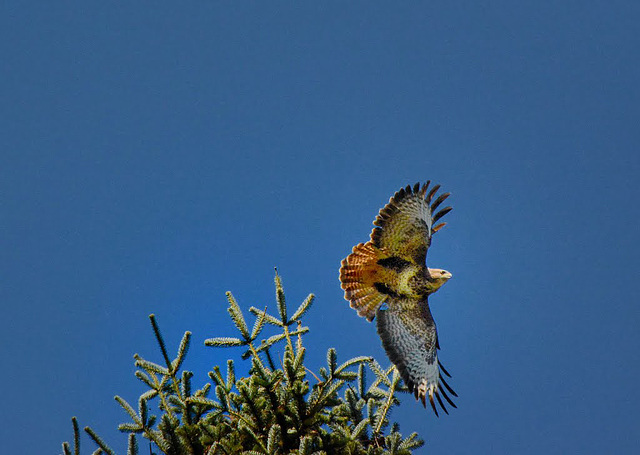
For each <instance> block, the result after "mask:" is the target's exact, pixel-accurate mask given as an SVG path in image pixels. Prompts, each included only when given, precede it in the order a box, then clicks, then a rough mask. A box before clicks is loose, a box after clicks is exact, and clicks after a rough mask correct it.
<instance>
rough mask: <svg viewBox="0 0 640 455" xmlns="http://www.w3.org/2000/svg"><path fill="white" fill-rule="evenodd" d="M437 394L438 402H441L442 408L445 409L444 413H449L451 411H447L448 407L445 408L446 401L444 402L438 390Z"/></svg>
mask: <svg viewBox="0 0 640 455" xmlns="http://www.w3.org/2000/svg"><path fill="white" fill-rule="evenodd" d="M435 395H436V398H437V399H438V403H439V404H440V407H442V410H443V411H444V413H445V414H447V415H449V411H447V408H445V406H444V403H443V402H442V399H441V398H440V394H439V393H438V391H437V390H436V392H435Z"/></svg>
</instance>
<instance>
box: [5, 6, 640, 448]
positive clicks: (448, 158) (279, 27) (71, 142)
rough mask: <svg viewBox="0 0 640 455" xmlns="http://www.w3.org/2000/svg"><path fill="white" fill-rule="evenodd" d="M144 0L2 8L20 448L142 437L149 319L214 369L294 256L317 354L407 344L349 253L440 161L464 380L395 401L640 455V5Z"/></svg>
mask: <svg viewBox="0 0 640 455" xmlns="http://www.w3.org/2000/svg"><path fill="white" fill-rule="evenodd" d="M130 3H131V2H109V4H106V3H105V2H70V1H61V2H31V3H29V2H14V1H6V2H3V3H2V5H1V6H0V52H1V53H0V61H1V65H2V73H1V80H0V91H1V92H0V95H1V102H0V116H1V118H0V128H1V131H0V146H1V149H0V150H1V151H0V153H1V166H0V198H1V199H0V212H1V213H0V251H1V253H0V301H1V302H2V318H1V322H0V324H1V330H0V348H1V349H2V362H3V368H2V374H1V375H0V381H1V386H2V393H3V397H2V405H1V406H2V412H1V414H0V415H1V417H0V419H1V421H2V424H1V425H0V440H1V441H2V446H3V447H2V452H4V453H59V452H60V450H61V449H60V443H61V442H62V441H63V440H69V439H70V438H71V437H72V432H71V422H70V418H71V416H73V415H76V416H78V418H79V421H80V424H81V426H84V425H91V426H92V427H93V428H94V429H95V430H96V431H97V432H98V433H99V434H101V435H102V436H103V437H105V439H107V440H108V441H109V442H110V443H111V444H112V446H113V447H115V448H116V449H118V450H119V451H120V452H124V447H125V439H126V438H125V436H124V435H120V434H119V433H118V432H117V431H116V430H115V427H116V424H117V423H119V422H121V421H125V420H127V419H126V415H125V414H124V412H123V411H122V410H121V409H120V408H119V406H118V405H117V403H115V401H114V400H113V396H114V395H115V394H120V395H122V396H124V397H125V398H127V399H129V400H131V401H135V400H136V398H137V396H138V394H139V393H140V392H141V391H142V390H143V389H142V387H141V385H140V383H138V381H137V380H136V379H135V378H134V377H133V372H134V367H133V359H132V355H133V354H134V353H135V352H138V353H140V354H141V355H143V356H145V357H147V358H149V359H153V360H158V361H159V360H160V359H161V357H160V354H159V352H158V350H157V347H156V345H155V342H154V339H153V337H152V333H151V329H150V326H149V322H148V319H147V316H148V314H150V313H152V312H153V313H155V314H156V315H157V317H158V320H159V323H160V325H161V327H162V328H163V330H164V334H165V338H166V340H167V343H168V344H169V345H170V346H171V349H173V350H175V348H176V347H177V343H178V341H179V339H180V337H181V336H182V333H183V332H184V331H185V330H191V331H193V334H194V335H193V345H192V349H191V351H190V354H189V357H188V361H187V365H186V367H187V368H191V369H194V370H195V371H196V376H195V378H194V385H196V386H201V385H202V384H203V383H204V382H205V380H206V374H205V373H206V371H208V369H209V368H211V367H212V366H213V365H215V364H220V363H224V361H225V359H226V358H227V356H229V355H232V356H235V355H237V354H239V353H238V352H232V351H225V350H215V349H212V348H206V347H204V346H203V340H204V339H206V338H209V337H212V336H223V335H231V336H232V335H234V333H235V329H234V328H233V327H232V325H231V323H230V321H229V320H228V317H227V315H226V311H225V310H226V301H225V297H224V292H225V291H226V290H232V291H233V292H234V293H235V295H236V296H237V298H238V300H239V301H240V303H241V305H242V306H243V307H244V308H248V307H249V306H250V305H256V306H259V307H262V306H265V305H266V306H269V308H271V309H273V308H274V307H273V305H274V297H273V285H272V280H273V267H274V266H278V267H279V270H280V272H281V274H282V276H283V279H284V284H285V289H286V292H287V296H288V300H289V302H290V303H291V304H292V305H297V304H298V303H299V302H300V301H301V300H302V299H303V298H304V297H305V296H306V295H307V293H309V292H314V293H316V295H317V300H316V303H315V306H314V308H313V310H312V312H311V313H310V315H309V317H308V319H307V323H308V325H309V326H310V327H311V333H310V334H309V336H308V338H307V344H308V346H309V347H310V349H311V351H312V352H311V353H310V355H309V358H308V361H309V365H310V366H312V367H314V369H317V368H318V367H319V366H321V365H322V364H323V363H324V357H325V353H326V349H327V348H328V347H330V346H335V347H336V348H337V350H338V353H339V356H340V358H341V359H346V358H348V357H351V356H355V355H374V356H376V357H377V358H378V359H380V360H384V361H385V363H386V358H385V357H384V353H383V351H382V348H381V346H380V342H379V339H378V337H377V335H376V333H375V330H374V327H373V325H371V324H368V323H367V322H366V321H364V320H363V319H360V318H358V317H357V316H356V314H355V312H354V311H353V310H351V309H350V308H349V306H348V304H347V302H345V301H344V300H343V293H342V291H341V290H340V287H339V283H338V267H339V263H340V260H341V259H342V258H343V257H344V256H346V255H347V254H348V253H349V252H350V250H351V247H352V246H353V245H354V244H356V243H358V242H361V241H365V240H366V239H367V238H368V235H369V232H370V229H371V221H372V220H373V218H374V216H375V215H376V213H377V211H378V209H379V208H380V207H381V206H382V205H384V203H386V201H387V200H388V198H389V197H390V196H391V195H392V194H393V192H394V191H396V190H397V189H398V188H400V187H401V186H404V185H406V184H409V183H415V182H416V181H423V180H426V179H431V180H435V181H437V182H440V183H442V184H443V187H444V188H445V189H446V190H448V191H451V192H452V193H453V195H452V196H451V198H450V202H451V203H452V204H453V205H454V211H453V212H451V214H449V215H448V216H447V218H448V222H449V225H448V226H447V227H446V228H445V229H444V230H443V231H441V232H440V233H438V235H437V238H436V240H435V242H434V245H433V247H432V250H431V251H430V253H429V258H428V261H429V265H430V266H432V267H442V268H446V269H448V270H451V271H452V272H453V274H454V278H453V280H451V281H450V282H449V283H448V284H447V285H446V286H445V287H444V288H443V289H442V290H441V291H440V292H439V293H438V294H437V295H436V296H435V297H434V298H433V299H432V309H433V312H434V315H435V318H436V320H437V323H438V328H439V331H440V337H441V345H442V351H441V358H442V360H443V362H444V364H445V365H446V366H447V367H448V369H449V370H450V372H451V373H452V374H453V376H454V378H453V380H452V385H453V386H454V387H455V389H456V390H457V391H458V393H459V395H460V399H459V400H458V406H459V409H458V410H455V411H454V412H452V414H451V415H450V416H445V417H444V418H442V417H441V418H440V419H436V418H435V417H434V416H433V415H432V414H431V412H430V411H428V410H427V411H425V410H424V409H422V407H421V406H418V405H417V404H416V403H415V402H413V400H412V398H411V397H409V396H407V397H405V399H404V400H403V403H402V406H401V407H400V408H397V409H396V410H395V411H394V415H393V417H394V418H396V419H397V420H398V421H399V422H400V423H401V429H402V431H403V432H404V433H405V434H408V433H410V432H412V431H417V432H418V433H419V434H420V435H421V436H422V437H423V438H424V439H425V440H426V445H425V448H424V449H421V450H420V451H418V453H433V454H435V453H449V454H469V453H512V454H540V453H545V454H564V453H580V454H596V453H598V454H599V453H620V454H621V453H639V451H640V432H639V431H638V429H639V428H640V425H639V424H640V411H639V409H638V408H639V405H640V392H638V383H639V379H640V378H639V376H640V375H639V372H640V367H639V362H638V361H639V358H640V355H639V351H640V331H639V327H640V311H639V310H638V305H639V303H640V295H639V290H640V285H639V279H638V265H639V259H640V254H639V253H640V251H639V248H638V244H637V239H638V233H639V232H638V221H639V220H640V210H639V208H638V197H639V196H640V194H639V190H638V176H639V175H640V153H639V147H638V145H639V139H640V133H639V127H638V119H639V118H640V97H639V89H638V81H639V80H640V63H639V55H640V38H639V36H640V35H639V33H638V24H639V23H640V4H639V3H638V2H632V1H629V2H617V1H606V2H604V1H602V2H569V1H566V2H539V1H531V2H402V3H391V2H389V3H386V4H383V3H381V2H321V4H316V3H312V2H241V3H238V2H200V3H197V2H187V3H184V2H183V3H181V4H180V5H178V4H177V3H176V4H170V3H166V2H135V4H134V5H132V4H130ZM143 447H144V446H143ZM84 451H85V452H86V453H90V452H91V451H93V448H92V443H90V442H89V441H88V439H86V438H85V439H84Z"/></svg>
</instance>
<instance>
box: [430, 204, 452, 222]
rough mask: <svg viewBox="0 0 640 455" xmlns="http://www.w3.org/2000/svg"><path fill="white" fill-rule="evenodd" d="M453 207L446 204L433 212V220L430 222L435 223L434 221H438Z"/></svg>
mask: <svg viewBox="0 0 640 455" xmlns="http://www.w3.org/2000/svg"><path fill="white" fill-rule="evenodd" d="M452 208H453V207H451V206H448V207H445V208H443V209H442V210H440V211H439V212H438V213H436V214H435V216H434V217H433V221H432V223H435V222H436V221H438V220H439V219H440V218H442V217H443V216H445V215H446V214H447V213H449V212H450V211H451V210H452Z"/></svg>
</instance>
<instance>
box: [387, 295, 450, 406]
mask: <svg viewBox="0 0 640 455" xmlns="http://www.w3.org/2000/svg"><path fill="white" fill-rule="evenodd" d="M376 316H377V321H378V322H377V327H378V334H379V335H380V338H381V339H382V346H383V347H384V349H385V351H386V352H387V355H388V356H389V359H391V361H392V362H393V364H394V365H395V366H396V368H397V369H398V371H399V372H400V375H401V376H402V379H403V380H404V383H405V384H406V385H407V387H408V388H409V391H410V392H412V393H413V394H414V395H415V397H416V399H419V400H421V401H422V405H423V406H425V407H426V398H427V396H428V397H429V402H430V403H431V407H432V408H433V411H434V412H435V414H436V415H438V409H437V408H436V405H435V403H434V397H435V399H436V400H437V401H438V404H439V405H440V406H441V407H442V409H443V410H444V412H446V413H447V414H448V413H449V412H448V411H447V408H446V407H445V405H444V403H443V402H442V398H440V395H442V397H444V399H445V400H446V401H447V402H448V403H449V404H450V405H451V406H453V407H454V408H455V407H456V405H455V404H454V403H453V401H451V399H450V398H449V396H448V395H447V393H446V392H445V389H446V390H448V391H449V392H450V393H451V394H452V395H453V396H456V397H457V396H458V395H456V393H455V392H454V391H453V390H452V389H451V388H450V387H449V385H448V384H447V383H446V381H445V379H444V377H443V376H442V375H440V370H442V372H443V373H445V374H446V375H447V376H449V374H448V373H447V372H446V370H445V369H444V367H443V366H442V365H441V364H440V363H439V362H438V354H437V350H438V349H439V346H438V333H437V331H436V324H435V322H434V320H433V318H432V317H431V312H430V311H429V305H428V304H427V302H426V301H424V302H418V301H413V300H411V299H390V301H389V302H388V309H386V310H383V309H379V310H378V311H377V314H376ZM442 386H444V388H443V387H442Z"/></svg>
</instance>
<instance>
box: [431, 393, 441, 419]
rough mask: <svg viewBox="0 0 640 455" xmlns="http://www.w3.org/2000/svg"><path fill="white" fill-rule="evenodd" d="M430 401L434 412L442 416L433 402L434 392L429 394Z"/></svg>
mask: <svg viewBox="0 0 640 455" xmlns="http://www.w3.org/2000/svg"><path fill="white" fill-rule="evenodd" d="M429 403H431V408H432V409H433V412H435V413H436V417H440V416H439V415H438V408H436V405H435V403H434V402H433V394H429Z"/></svg>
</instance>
